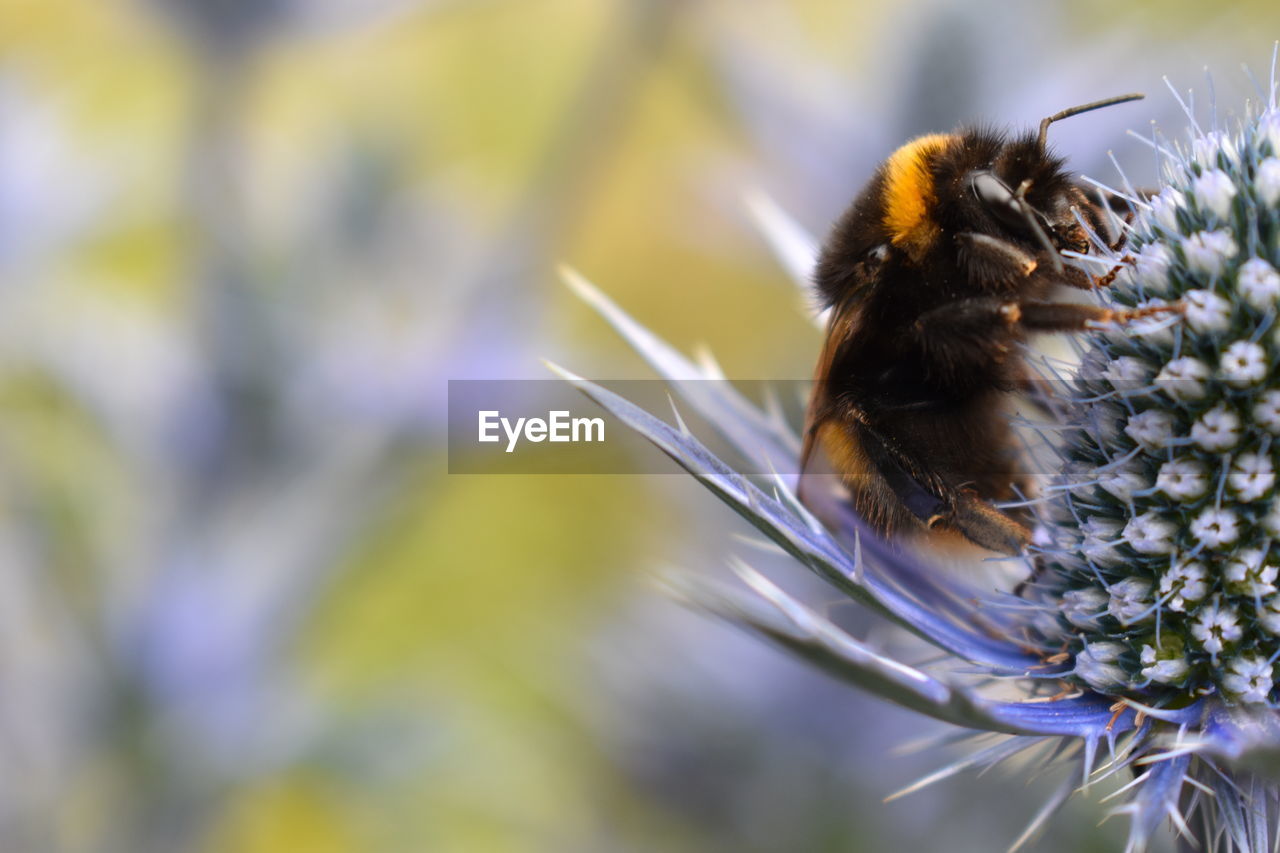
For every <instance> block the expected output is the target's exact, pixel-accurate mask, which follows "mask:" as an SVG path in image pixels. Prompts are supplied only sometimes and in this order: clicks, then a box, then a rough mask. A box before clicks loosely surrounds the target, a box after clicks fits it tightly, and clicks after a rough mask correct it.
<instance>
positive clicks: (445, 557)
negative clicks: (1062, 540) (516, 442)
mask: <svg viewBox="0 0 1280 853" xmlns="http://www.w3.org/2000/svg"><path fill="white" fill-rule="evenodd" d="M1278 24H1280V10H1278V9H1277V8H1276V6H1275V4H1272V3H1265V2H1250V3H1236V4H1230V5H1222V4H1220V5H1218V6H1217V7H1214V8H1213V10H1212V11H1205V10H1204V8H1203V6H1202V4H1197V3H1191V2H1180V3H1172V4H1171V3H1154V2H1131V3H1127V4H1121V5H1119V6H1117V4H1111V3H1102V2H1095V0H1089V2H1073V3H1066V2H1053V3H1043V4H1035V5H1031V4H1027V5H1025V6H1015V5H1013V4H1001V3H996V2H987V1H986V0H982V2H976V3H964V2H960V0H956V2H945V1H944V0H927V2H912V3H907V4H891V3H883V2H855V3H834V2H816V0H793V1H792V2H782V0H776V2H775V0H452V2H450V0H434V2H432V0H422V2H412V0H372V1H371V2H359V0H311V2H308V0H292V2H290V0H148V1H145V2H144V0H137V2H124V0H115V2H88V1H87V0H40V2H36V1H35V0H0V56H3V61H2V62H0V353H3V360H2V361H0V401H2V402H3V417H0V487H2V488H3V492H2V498H0V500H3V504H2V508H3V511H2V512H0V554H2V559H0V755H3V759H2V760H0V766H3V767H4V772H3V773H0V851H5V852H6V853H7V851H64V850H65V851H81V850H84V851H89V850H93V851H98V850H110V851H116V850H120V851H202V853H203V851H294V850H298V851H345V850H361V851H367V850H377V851H383V850H386V851H400V850H404V851H418V850H442V851H455V850H457V851H535V850H556V851H561V850H635V851H641V850H689V851H694V850H699V851H700V850H761V851H765V850H781V849H793V850H833V851H834V850H842V851H843V850H887V849H930V848H933V849H950V850H965V849H974V850H980V849H992V848H994V847H999V846H1002V845H1004V844H1007V843H1008V841H1009V840H1010V839H1012V838H1013V837H1015V836H1016V835H1017V832H1018V831H1019V829H1020V828H1021V825H1022V824H1023V823H1025V822H1026V820H1027V819H1029V817H1030V814H1031V812H1032V811H1034V808H1035V805H1036V803H1037V802H1038V801H1037V799H1036V796H1037V794H1036V791H1035V790H1032V791H1023V790H1022V789H1021V786H1020V785H1017V784H1015V783H1013V782H1011V781H1008V780H1002V779H995V778H992V779H986V778H984V779H983V780H982V781H981V783H980V784H977V785H955V786H953V787H952V788H950V789H946V786H943V787H942V788H940V789H939V790H938V791H934V792H929V793H926V794H920V795H917V796H916V797H911V798H907V799H906V800H904V801H898V802H894V803H892V804H888V805H881V804H880V803H879V799H880V798H881V797H882V796H884V795H886V794H888V793H890V792H891V791H892V790H893V789H894V788H895V787H899V786H901V785H902V784H904V783H905V782H907V781H909V780H910V779H911V778H912V776H913V774H916V775H918V774H920V773H923V772H925V771H927V770H928V769H929V768H930V767H932V766H935V765H937V764H941V763H943V762H942V761H941V760H937V759H939V757H938V756H924V757H921V756H913V757H909V758H901V757H897V756H895V755H893V754H891V751H890V747H891V746H893V745H894V744H896V743H899V742H901V741H905V740H908V739H909V738H910V737H911V736H913V735H914V734H917V733H919V731H920V725H921V724H920V721H919V720H918V719H917V718H914V717H911V716H909V715H907V714H906V713H905V712H903V713H897V712H895V711H893V710H892V709H888V708H882V707H881V706H879V705H876V704H874V703H872V702H869V701H867V700H864V699H862V698H860V697H858V696H856V695H854V694H852V693H851V692H850V691H846V690H842V689H840V688H838V687H835V686H831V685H827V684H825V683H824V682H822V681H821V679H818V678H816V677H814V676H810V675H809V674H807V673H805V672H804V671H803V670H802V668H800V667H798V666H795V665H792V664H791V663H790V662H788V661H786V660H784V659H783V658H782V657H781V656H780V655H779V654H777V653H775V652H773V651H772V650H770V649H767V648H764V647H762V646H759V645H757V644H756V643H755V642H754V641H752V640H750V639H747V638H740V637H738V636H737V635H735V634H732V633H730V632H728V631H727V630H725V629H722V628H720V626H718V625H713V624H710V623H709V622H707V621H706V620H704V619H702V618H701V617H698V616H695V615H691V614H686V613H684V612H683V611H681V610H679V609H678V608H677V607H675V606H674V605H672V604H669V603H667V602H666V601H665V600H663V599H662V597H661V596H660V595H658V594H656V593H655V592H653V591H652V590H651V587H650V584H649V583H648V580H647V570H648V569H649V568H650V567H652V566H654V565H657V564H660V563H674V564H676V565H681V566H688V567H691V568H698V569H701V568H714V567H715V566H718V565H721V564H722V563H723V556H722V555H723V553H724V552H725V550H726V548H727V547H728V546H727V543H728V542H729V539H728V534H729V533H730V532H732V531H734V530H737V528H736V527H734V526H733V525H732V524H731V523H730V519H728V518H727V517H726V515H727V514H726V513H723V512H722V511H721V510H720V509H719V508H718V507H716V506H712V505H711V503H712V502H711V501H709V500H707V499H705V496H703V495H700V494H697V493H696V491H695V489H694V488H693V487H692V486H691V485H690V484H686V483H683V482H677V481H676V479H677V478H671V477H658V476H653V477H642V476H603V475H602V476H595V477H593V476H564V477H553V476H510V475H500V474H494V475H487V476H486V475H467V476H463V475H449V474H448V473H446V471H447V465H446V457H445V436H444V426H445V419H444V412H443V406H444V399H445V397H444V387H445V383H446V381H447V380H448V379H462V378H506V379H511V378H544V377H545V376H546V375H547V374H546V373H545V370H544V368H543V366H542V364H541V362H540V361H539V359H540V358H542V357H548V358H551V359H553V360H555V361H557V362H559V363H562V364H565V365H567V366H568V367H570V368H572V369H574V370H576V371H578V372H581V373H584V374H586V375H589V376H593V377H601V378H617V377H644V376H648V375H649V374H648V372H647V370H646V369H645V368H644V367H643V365H642V363H641V362H640V361H639V359H638V358H636V357H635V356H634V355H631V354H629V353H628V352H627V351H626V349H625V347H624V346H623V345H622V344H621V343H620V342H619V341H618V340H616V338H615V337H614V336H613V335H612V333H611V332H610V331H609V330H608V329H607V327H606V326H605V324H604V323H603V322H601V321H600V320H599V318H598V317H596V316H595V315H593V314H592V313H591V312H590V311H589V310H588V309H587V308H585V307H584V306H583V305H581V304H580V303H578V302H577V301H575V299H574V298H573V297H572V296H571V295H570V294H569V293H568V291H567V290H566V289H565V288H563V287H562V286H561V284H560V283H559V281H558V279H557V276H556V272H555V270H556V266H557V264H559V263H562V262H568V263H570V264H572V265H573V266H574V267H576V268H578V269H579V270H581V271H582V272H583V273H584V274H585V275H587V276H588V277H589V278H590V279H592V280H593V281H594V282H596V283H597V284H599V285H600V286H601V287H602V288H603V289H604V290H605V291H607V292H608V293H609V294H610V295H611V296H612V297H613V298H615V299H617V300H618V301H619V302H620V303H622V304H623V305H624V306H625V307H626V308H627V309H628V310H629V311H631V312H632V313H633V314H634V315H635V316H636V317H637V318H638V319H640V320H641V321H642V322H644V323H646V324H648V325H649V326H650V327H651V328H653V329H654V330H655V331H657V332H658V333H660V334H661V335H663V336H664V337H666V338H667V339H668V340H670V341H672V342H673V343H674V344H675V345H677V346H679V347H681V348H682V349H685V350H691V349H692V348H694V347H695V346H696V345H700V344H706V345H708V346H709V347H710V349H711V350H712V351H714V352H715V354H716V356H717V358H718V360H719V361H720V363H721V364H722V365H723V366H724V367H725V369H726V371H727V372H728V374H729V375H730V376H731V377H741V378H751V379H762V378H763V379H769V378H797V377H804V376H806V375H807V374H808V373H809V370H810V368H811V364H812V361H813V358H814V355H815V353H816V347H817V343H818V341H817V336H816V333H815V331H814V329H813V328H812V326H811V325H810V324H809V321H808V319H807V318H806V317H805V313H804V309H803V306H802V305H801V301H800V300H799V299H798V297H797V294H796V293H795V291H794V289H793V288H792V287H791V285H789V284H788V283H787V279H786V275H785V273H784V272H783V270H782V269H781V268H780V267H779V265H778V264H777V262H776V261H775V260H774V259H773V258H772V256H771V255H770V253H769V251H768V249H767V245H766V242H765V240H764V239H763V238H762V237H761V236H760V235H759V233H758V232H757V231H756V230H755V227H754V225H753V224H752V222H751V219H750V217H749V216H748V215H747V212H746V206H745V205H744V203H743V201H742V197H743V193H744V192H746V191H749V190H763V191H765V192H767V193H768V194H769V195H770V196H771V197H772V198H774V199H775V200H777V202H778V203H779V204H780V205H781V206H782V207H783V208H784V209H786V210H788V211H789V212H790V213H791V214H792V215H793V216H794V217H795V218H796V219H797V220H798V221H799V222H801V223H802V224H803V225H804V226H805V227H807V228H809V229H811V230H812V231H813V233H815V234H819V235H820V234H821V233H822V230H823V229H824V228H825V226H826V224H827V223H828V222H830V221H831V219H832V218H834V217H835V216H836V215H837V214H838V213H839V211H840V210H841V208H842V206H843V205H844V204H846V203H847V202H848V200H849V199H850V198H851V196H852V194H853V193H854V192H856V190H857V189H858V187H859V186H861V184H862V183H863V182H864V181H865V180H866V179H867V177H868V176H869V174H870V171H871V169H873V168H874V166H875V164H876V163H877V162H879V161H880V160H881V159H882V158H883V157H884V156H885V155H886V154H887V153H888V152H889V151H891V150H892V149H893V148H894V147H896V145H897V144H899V143H900V142H902V141H903V140H904V139H906V138H908V137H909V136H911V135H913V134H916V133H920V132H923V131H926V130H937V129H946V128H948V127H950V126H952V125H954V124H955V123H956V122H959V121H966V120H975V119H989V120H993V121H996V122H999V123H1002V124H1003V123H1010V124H1013V125H1027V124H1030V123H1033V122H1035V121H1036V120H1038V119H1039V118H1040V117H1042V116H1043V115H1046V114H1048V113H1050V112H1053V111H1055V110H1058V109H1060V108H1063V107H1065V106H1069V105H1071V104H1075V103H1079V102H1082V101H1086V100H1090V99H1093V98H1098V97H1103V96H1107V95H1111V94H1116V93H1119V92H1126V91H1131V90H1135V89H1137V90H1145V91H1147V92H1148V93H1149V95H1150V100H1148V101H1147V102H1144V104H1143V105H1141V108H1132V109H1126V110H1119V109H1117V110H1110V111H1105V112H1102V113H1098V114H1097V115H1096V116H1091V117H1090V118H1089V119H1087V120H1086V119H1078V120H1074V121H1073V122H1066V123H1063V124H1062V126H1061V128H1055V131H1054V133H1055V134H1057V136H1056V137H1055V143H1056V144H1057V145H1058V146H1059V147H1060V148H1061V150H1063V151H1064V152H1066V153H1068V154H1069V155H1070V156H1071V157H1072V158H1073V162H1074V163H1075V164H1076V165H1077V166H1078V167H1080V168H1082V169H1084V170H1085V171H1087V172H1089V173H1091V174H1094V175H1097V176H1098V177H1099V178H1101V179H1103V180H1112V179H1113V178H1114V172H1113V171H1112V167H1111V166H1110V163H1109V161H1108V160H1107V156H1106V153H1107V151H1108V150H1111V149H1114V150H1115V152H1116V154H1117V157H1119V158H1120V159H1121V160H1122V161H1123V162H1124V163H1125V165H1126V169H1132V172H1133V174H1134V176H1135V179H1136V180H1144V179H1145V180H1147V181H1149V180H1150V179H1151V177H1152V173H1151V171H1150V163H1151V157H1150V156H1149V155H1148V154H1147V153H1146V152H1145V151H1144V149H1143V147H1142V146H1141V144H1139V143H1137V142H1136V141H1134V140H1132V139H1129V138H1127V137H1125V135H1124V130H1125V129H1126V128H1134V129H1136V130H1138V131H1139V132H1146V130H1147V126H1148V125H1147V123H1148V121H1149V120H1151V119H1153V118H1154V119H1157V120H1159V121H1160V122H1161V124H1162V125H1163V126H1167V127H1169V128H1177V127H1178V126H1179V121H1178V119H1177V118H1176V115H1177V112H1176V105H1175V104H1173V102H1172V98H1171V97H1170V96H1169V95H1168V94H1167V92H1165V91H1164V89H1163V83H1162V82H1161V80H1160V77H1161V75H1162V74H1168V75H1169V76H1170V77H1171V79H1173V80H1174V81H1175V83H1176V84H1177V85H1178V86H1179V87H1180V88H1186V87H1188V86H1195V87H1197V91H1198V92H1200V93H1202V94H1203V93H1204V92H1205V88H1204V84H1203V78H1202V76H1201V74H1202V69H1203V67H1204V66H1205V65H1209V66H1211V67H1212V68H1213V69H1214V71H1215V75H1216V77H1215V79H1216V86H1217V90H1218V95H1217V97H1218V100H1219V102H1220V104H1221V109H1222V111H1223V113H1224V115H1225V114H1226V113H1227V112H1228V111H1229V110H1232V109H1234V110H1235V111H1236V112H1238V111H1239V109H1240V104H1241V103H1242V97H1243V95H1244V94H1247V93H1248V92H1249V91H1250V89H1249V85H1248V82H1247V78H1245V77H1243V75H1241V74H1239V73H1238V72H1237V71H1236V69H1237V68H1238V66H1239V63H1241V62H1248V63H1250V64H1252V65H1253V67H1254V68H1256V69H1258V73H1259V76H1261V77H1265V74H1266V63H1267V62H1268V61H1269V57H1270V50H1271V41H1272V40H1273V39H1274V38H1275V36H1276V35H1277V34H1280V26H1278ZM1144 170H1146V171H1144ZM886 642H891V640H886ZM993 802H999V803H1001V804H1002V808H1000V809H996V810H995V813H994V814H990V813H986V812H984V810H983V808H982V804H983V803H993ZM975 804H976V806H975ZM1073 808H1075V809H1076V812H1074V813H1073V814H1076V815H1082V816H1083V817H1082V818H1080V819H1076V818H1074V817H1072V816H1070V815H1069V816H1068V817H1067V818H1065V819H1063V820H1060V821H1059V822H1057V823H1056V824H1055V825H1054V827H1055V828H1054V829H1053V830H1052V833H1053V836H1052V837H1051V838H1048V839H1046V840H1045V841H1044V842H1043V847H1042V848H1041V849H1061V850H1072V849H1092V848H1091V846H1090V845H1093V844H1099V843H1103V841H1100V840H1099V839H1103V840H1104V841H1105V840H1106V839H1110V842H1111V843H1114V842H1115V840H1116V838H1117V837H1118V836H1117V834H1116V833H1118V832H1120V831H1122V828H1121V827H1118V826H1111V827H1104V828H1103V830H1101V831H1100V832H1101V833H1102V834H1101V835H1099V834H1098V832H1099V831H1095V830H1093V829H1092V824H1093V823H1094V822H1095V820H1096V814H1095V813H1094V812H1093V811H1090V806H1089V804H1088V803H1085V804H1083V805H1080V806H1076V807H1073ZM1108 833H1109V834H1108ZM1099 849H1106V848H1105V847H1104V848H1099Z"/></svg>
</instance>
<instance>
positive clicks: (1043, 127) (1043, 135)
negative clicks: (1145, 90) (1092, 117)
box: [1036, 92, 1146, 152]
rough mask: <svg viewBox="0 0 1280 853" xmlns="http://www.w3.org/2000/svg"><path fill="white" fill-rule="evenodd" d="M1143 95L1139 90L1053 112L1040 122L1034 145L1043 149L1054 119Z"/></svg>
mask: <svg viewBox="0 0 1280 853" xmlns="http://www.w3.org/2000/svg"><path fill="white" fill-rule="evenodd" d="M1145 97H1146V95H1144V94H1142V93H1141V92H1133V93H1130V94H1128V95H1116V96H1115V97H1114V98H1104V99H1102V100H1101V101H1093V102H1092V103H1088V104H1081V105H1080V106H1078V107H1069V108H1067V109H1065V110H1063V111H1062V112H1060V113H1054V114H1053V115H1051V116H1049V117H1048V118H1046V119H1044V120H1042V121H1041V122H1040V138H1039V139H1038V140H1037V141H1036V145H1037V146H1038V147H1039V149H1040V151H1041V152H1043V151H1044V145H1045V140H1046V139H1047V138H1048V136H1049V125H1051V124H1053V123H1054V122H1055V121H1060V120H1062V119H1064V118H1071V116H1078V115H1080V113H1087V112H1092V111H1093V110H1100V109H1102V108H1103V107H1110V106H1115V105H1116V104H1124V103H1128V102H1129V101H1141V100H1142V99H1143V98H1145Z"/></svg>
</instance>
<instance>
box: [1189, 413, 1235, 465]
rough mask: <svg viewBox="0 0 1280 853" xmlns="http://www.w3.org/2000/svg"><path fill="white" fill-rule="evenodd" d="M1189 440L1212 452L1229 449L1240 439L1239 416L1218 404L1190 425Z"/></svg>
mask: <svg viewBox="0 0 1280 853" xmlns="http://www.w3.org/2000/svg"><path fill="white" fill-rule="evenodd" d="M1191 440H1192V441H1194V442H1195V443H1196V444H1198V445H1199V446H1200V447H1202V448H1204V449H1205V450H1209V451H1212V452H1214V453H1217V452H1220V451H1223V450H1230V449H1231V448H1233V447H1235V446H1236V444H1237V443H1239V441H1240V416H1239V415H1237V414H1236V413H1235V412H1234V411H1232V410H1231V409H1228V408H1227V407H1226V406H1225V405H1223V404H1219V405H1217V406H1214V407H1213V408H1212V409H1210V410H1209V411H1207V412H1205V413H1204V414H1203V415H1201V416H1200V418H1199V420H1197V421H1196V422H1195V423H1194V424H1192V425H1191Z"/></svg>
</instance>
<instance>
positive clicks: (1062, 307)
mask: <svg viewBox="0 0 1280 853" xmlns="http://www.w3.org/2000/svg"><path fill="white" fill-rule="evenodd" d="M1183 310H1184V309H1183V306H1182V304H1181V303H1176V304H1174V305H1149V306H1147V307H1146V308H1102V307H1099V306H1097V305H1077V304H1075V303H1068V302H1023V303H1020V304H1017V306H1016V313H1017V315H1018V317H1017V321H1016V322H1017V323H1018V324H1019V325H1020V326H1021V327H1022V328H1023V329H1025V330H1026V331H1029V332H1078V331H1082V330H1084V329H1089V328H1096V327H1098V326H1106V325H1110V324H1112V323H1129V322H1132V321H1134V320H1140V319H1142V318H1143V317H1152V316H1155V315H1157V314H1172V313H1178V314H1180V313H1182V311H1183Z"/></svg>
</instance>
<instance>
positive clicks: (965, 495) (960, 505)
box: [927, 489, 1031, 557]
mask: <svg viewBox="0 0 1280 853" xmlns="http://www.w3.org/2000/svg"><path fill="white" fill-rule="evenodd" d="M927 523H928V525H929V526H930V527H935V526H938V525H944V526H947V527H951V528H954V529H955V530H957V531H959V532H960V533H961V534H963V535H964V537H965V538H966V539H968V540H969V541H970V542H972V543H974V544H975V545H979V546H981V547H983V548H986V549H987V550H988V551H996V552H998V553H1000V554H1008V555H1010V556H1013V557H1016V556H1018V555H1020V554H1021V553H1022V551H1023V549H1024V548H1026V547H1027V545H1028V544H1029V543H1030V542H1031V531H1030V530H1028V529H1027V528H1026V527H1024V526H1023V525H1021V524H1019V523H1018V522H1016V521H1014V520H1013V519H1012V518H1010V517H1009V516H1007V515H1005V514H1004V513H1003V512H1001V511H1000V510H998V509H996V508H995V507H993V506H992V505H991V504H989V503H987V502H986V501H984V500H982V498H980V497H978V495H977V494H976V493H974V492H972V491H969V490H968V489H961V490H959V491H957V492H955V493H954V496H953V498H952V501H951V506H950V512H949V513H948V514H947V515H945V516H938V517H935V518H933V519H930V520H929V521H928V522H927Z"/></svg>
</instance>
